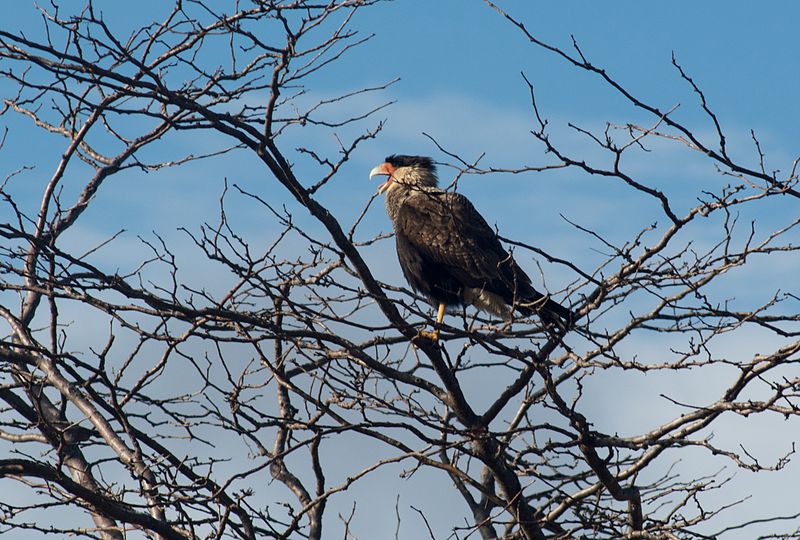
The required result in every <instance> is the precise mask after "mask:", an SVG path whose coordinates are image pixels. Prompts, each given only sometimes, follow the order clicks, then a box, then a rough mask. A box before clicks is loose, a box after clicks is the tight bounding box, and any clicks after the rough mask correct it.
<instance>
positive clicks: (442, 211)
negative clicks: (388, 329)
mask: <svg viewBox="0 0 800 540" xmlns="http://www.w3.org/2000/svg"><path fill="white" fill-rule="evenodd" d="M395 229H396V233H397V234H398V235H402V236H403V239H404V241H406V242H408V243H409V244H410V245H411V246H413V247H414V248H415V249H416V250H418V251H419V252H420V253H421V254H423V255H424V256H425V257H427V258H429V259H430V260H432V261H434V262H436V263H437V264H440V265H445V266H447V267H448V268H449V269H450V270H451V272H452V273H453V274H454V275H455V276H456V277H457V278H458V279H459V280H460V281H462V282H463V283H464V284H465V285H467V286H472V287H482V286H484V285H485V284H486V283H488V282H491V281H494V280H495V279H497V278H498V277H499V275H500V274H502V273H503V268H504V267H508V265H509V262H508V261H509V260H510V255H509V254H508V252H507V251H506V250H505V249H503V246H502V245H501V244H500V241H499V240H498V239H497V235H496V234H495V232H494V231H493V230H492V228H491V227H490V226H489V224H488V223H486V220H485V219H483V216H481V215H480V213H478V211H477V210H476V209H475V207H474V206H473V205H472V203H471V202H470V201H469V199H467V198H466V197H464V196H463V195H461V194H459V193H450V192H443V191H422V190H420V191H417V192H415V193H413V194H412V195H410V196H409V197H408V198H407V199H406V201H405V202H404V203H403V204H402V206H401V207H400V209H399V211H398V213H397V218H396V220H395ZM526 277H527V276H526Z"/></svg>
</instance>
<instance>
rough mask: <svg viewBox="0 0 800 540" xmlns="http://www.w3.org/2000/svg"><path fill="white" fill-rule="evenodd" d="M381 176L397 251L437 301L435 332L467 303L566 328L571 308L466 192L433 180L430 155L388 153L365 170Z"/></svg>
mask: <svg viewBox="0 0 800 540" xmlns="http://www.w3.org/2000/svg"><path fill="white" fill-rule="evenodd" d="M378 175H382V176H387V177H388V178H387V180H386V181H385V182H384V183H383V184H381V186H380V187H379V188H378V193H385V194H386V210H387V212H388V213H389V218H390V219H391V220H392V225H393V226H394V232H395V239H396V241H397V257H398V259H399V260H400V267H401V268H402V269H403V275H405V277H406V280H407V281H408V283H409V285H411V287H412V288H413V289H414V290H415V291H417V292H419V293H421V294H423V295H424V296H426V297H427V298H428V300H429V301H430V302H431V304H432V305H433V306H434V307H437V308H438V313H437V317H436V327H435V329H434V331H433V332H432V333H429V332H422V333H421V334H422V335H424V336H425V337H428V338H430V339H433V340H437V339H438V337H439V327H440V325H441V323H442V319H443V318H444V314H445V311H446V310H447V308H448V307H450V306H452V307H455V306H463V305H473V306H475V307H476V308H478V309H481V310H484V311H488V312H490V313H493V314H495V315H498V316H500V317H503V318H504V319H510V318H511V314H512V313H513V311H514V310H516V311H518V312H519V313H521V314H522V315H531V314H533V313H537V314H538V315H539V317H540V318H541V319H542V322H544V323H545V324H546V325H548V326H552V325H555V326H556V327H558V328H559V329H562V330H563V329H566V328H568V327H570V326H571V325H572V324H573V322H574V314H573V313H572V311H570V310H569V309H567V308H565V307H564V306H562V305H560V304H558V303H556V302H555V301H553V300H551V299H550V298H549V297H548V296H547V295H544V294H542V293H540V292H539V291H537V290H536V289H534V288H533V286H532V285H531V280H530V278H529V277H528V275H527V274H525V272H523V271H522V269H521V268H520V267H519V266H518V265H517V263H516V262H515V261H514V259H513V258H512V257H511V255H510V254H509V253H508V252H507V251H506V250H505V249H504V248H503V246H502V245H501V244H500V240H499V239H498V238H497V235H496V234H495V232H494V231H493V230H492V228H491V227H490V226H489V224H488V223H486V220H485V219H483V216H481V215H480V214H479V213H478V211H477V210H476V209H475V207H474V206H473V205H472V203H471V202H469V199H467V198H466V197H464V196H463V195H461V194H460V193H454V192H449V191H444V190H442V189H440V188H439V187H438V180H437V177H436V166H435V165H434V164H433V161H432V160H431V159H430V158H428V157H423V156H400V155H392V156H389V157H387V158H386V161H385V163H382V164H380V165H378V166H377V167H375V168H373V169H372V171H370V173H369V176H370V178H372V177H373V176H378Z"/></svg>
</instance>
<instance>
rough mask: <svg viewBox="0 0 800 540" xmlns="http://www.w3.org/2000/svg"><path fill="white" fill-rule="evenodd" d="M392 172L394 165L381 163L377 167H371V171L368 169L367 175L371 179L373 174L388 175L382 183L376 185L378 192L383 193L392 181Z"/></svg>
mask: <svg viewBox="0 0 800 540" xmlns="http://www.w3.org/2000/svg"><path fill="white" fill-rule="evenodd" d="M393 173H394V167H393V166H392V164H391V163H381V164H380V165H378V166H377V167H373V169H372V170H371V171H369V177H370V179H372V177H373V176H388V177H389V179H388V180H386V182H384V183H383V184H381V185H380V186H378V193H379V194H380V193H383V192H384V191H386V190H387V189H389V185H390V184H391V183H392V174H393Z"/></svg>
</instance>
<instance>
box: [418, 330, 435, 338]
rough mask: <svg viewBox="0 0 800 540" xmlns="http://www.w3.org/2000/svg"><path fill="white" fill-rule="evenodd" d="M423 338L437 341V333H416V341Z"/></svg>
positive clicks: (423, 331)
mask: <svg viewBox="0 0 800 540" xmlns="http://www.w3.org/2000/svg"><path fill="white" fill-rule="evenodd" d="M419 338H423V339H427V340H429V341H439V331H438V330H434V331H433V332H426V331H425V330H420V331H419V332H417V335H416V339H419Z"/></svg>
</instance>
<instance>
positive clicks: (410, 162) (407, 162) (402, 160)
mask: <svg viewBox="0 0 800 540" xmlns="http://www.w3.org/2000/svg"><path fill="white" fill-rule="evenodd" d="M386 163H389V164H391V165H392V166H394V167H422V168H424V169H427V170H429V171H430V172H432V173H436V165H434V164H433V160H432V159H431V158H429V157H426V156H402V155H397V154H392V155H391V156H388V157H387V158H386Z"/></svg>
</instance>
